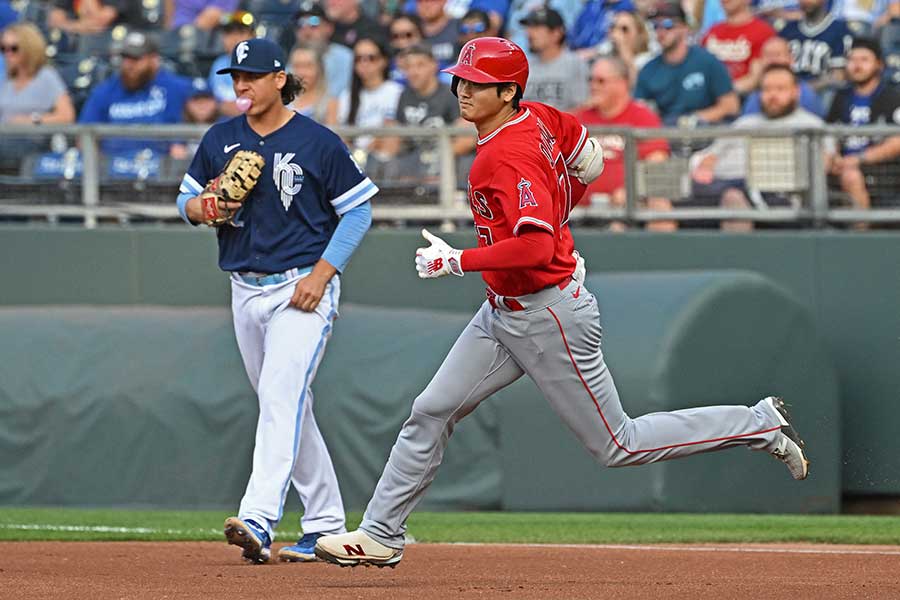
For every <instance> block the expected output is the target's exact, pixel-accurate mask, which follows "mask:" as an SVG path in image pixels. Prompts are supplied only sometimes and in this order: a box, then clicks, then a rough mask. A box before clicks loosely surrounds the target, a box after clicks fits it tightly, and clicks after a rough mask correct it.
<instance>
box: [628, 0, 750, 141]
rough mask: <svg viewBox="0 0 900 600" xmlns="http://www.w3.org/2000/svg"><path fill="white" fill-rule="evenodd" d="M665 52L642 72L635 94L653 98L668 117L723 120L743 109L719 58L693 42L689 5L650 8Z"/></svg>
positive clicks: (685, 121)
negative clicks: (685, 7)
mask: <svg viewBox="0 0 900 600" xmlns="http://www.w3.org/2000/svg"><path fill="white" fill-rule="evenodd" d="M650 15H651V18H652V20H653V25H654V30H655V31H656V39H657V41H659V45H660V48H661V50H662V54H661V55H660V56H657V57H656V58H654V59H652V60H651V61H650V62H648V63H647V64H646V66H644V68H643V69H641V72H640V73H639V74H638V80H637V85H636V86H635V92H634V95H635V97H636V98H639V99H641V100H647V101H649V102H652V103H653V104H654V105H655V107H656V110H657V112H658V113H659V115H660V116H661V117H662V120H663V123H665V124H667V125H675V124H681V125H683V126H691V125H696V124H701V123H721V122H723V121H725V120H727V119H728V118H729V117H731V116H733V115H736V114H738V112H739V111H740V101H739V100H738V96H737V94H736V93H735V92H734V88H733V87H732V85H731V77H730V76H729V75H728V70H727V69H726V68H725V65H723V64H722V63H721V62H719V59H717V58H716V57H715V56H713V55H712V54H710V53H709V52H707V51H706V50H704V49H703V48H698V47H696V46H692V45H691V44H690V43H689V42H688V36H689V33H690V32H689V29H688V26H687V23H686V22H685V15H684V10H682V8H681V6H679V5H676V4H668V3H663V4H659V5H657V6H656V7H655V8H654V9H653V11H652V12H651V13H650Z"/></svg>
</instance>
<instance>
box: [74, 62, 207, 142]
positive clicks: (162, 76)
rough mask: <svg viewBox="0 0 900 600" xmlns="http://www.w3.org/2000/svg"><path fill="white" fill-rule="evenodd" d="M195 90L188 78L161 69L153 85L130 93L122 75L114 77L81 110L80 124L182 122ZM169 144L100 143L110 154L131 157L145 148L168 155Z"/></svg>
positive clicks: (125, 140) (136, 140) (110, 140)
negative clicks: (187, 104) (188, 100)
mask: <svg viewBox="0 0 900 600" xmlns="http://www.w3.org/2000/svg"><path fill="white" fill-rule="evenodd" d="M192 90H193V86H192V82H191V80H190V79H189V78H187V77H181V76H179V75H175V74H174V73H172V72H171V71H167V70H165V69H160V70H159V72H158V73H157V74H156V77H154V78H153V80H152V81H150V83H148V84H147V85H146V86H144V87H143V88H141V89H139V90H135V91H129V90H127V89H125V86H123V85H122V79H121V78H120V77H119V75H113V76H112V77H110V78H109V79H107V80H106V81H104V82H102V83H100V84H99V85H98V86H97V87H95V88H94V91H93V92H91V95H90V96H89V97H88V99H87V101H86V102H85V103H84V106H83V107H82V109H81V114H80V115H79V117H78V122H79V123H112V124H116V125H133V124H138V123H140V124H153V123H179V122H181V120H182V113H183V111H184V104H185V102H186V101H187V99H188V98H189V97H190V95H191V93H192ZM168 147H169V143H168V142H164V141H146V140H139V139H107V140H105V141H103V142H102V143H101V148H102V150H103V152H105V153H107V154H129V153H134V152H136V151H139V150H141V149H143V148H151V149H153V150H154V151H155V152H166V151H167V149H168Z"/></svg>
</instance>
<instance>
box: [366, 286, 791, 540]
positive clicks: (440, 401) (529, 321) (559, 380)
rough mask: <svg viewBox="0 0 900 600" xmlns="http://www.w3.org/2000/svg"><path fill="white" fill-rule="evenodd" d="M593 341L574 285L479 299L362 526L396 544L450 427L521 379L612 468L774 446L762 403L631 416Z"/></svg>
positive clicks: (406, 427) (588, 311) (592, 315)
mask: <svg viewBox="0 0 900 600" xmlns="http://www.w3.org/2000/svg"><path fill="white" fill-rule="evenodd" d="M510 300H512V302H510ZM511 305H514V306H516V307H520V308H523V309H524V310H511V309H510V308H509V307H510V306H511ZM600 338H601V328H600V314H599V310H598V307H597V300H596V298H595V297H594V295H593V294H591V293H590V292H589V291H587V290H586V289H585V288H584V287H582V286H581V285H579V284H578V282H576V281H571V282H570V283H569V284H568V285H567V286H566V287H565V289H560V288H559V287H556V286H552V287H550V288H546V289H544V290H541V291H540V292H537V293H535V294H531V295H528V296H520V297H517V298H514V299H504V298H502V297H499V298H497V299H496V300H495V301H494V302H485V303H484V304H483V305H482V306H481V308H480V309H479V311H478V312H477V313H476V314H475V316H474V317H473V318H472V320H471V322H469V324H468V325H467V326H466V328H465V329H464V330H463V332H462V334H461V335H460V336H459V339H458V340H457V341H456V343H455V344H454V345H453V348H451V349H450V353H449V354H448V355H447V357H446V358H445V359H444V362H443V364H441V367H440V368H439V369H438V372H437V373H436V374H435V376H434V377H433V378H432V380H431V382H430V383H429V384H428V386H427V387H426V388H425V391H423V392H422V393H421V394H420V395H419V396H418V397H417V398H416V399H415V401H414V402H413V406H412V413H411V414H410V416H409V419H407V421H406V422H405V423H404V424H403V428H402V429H401V431H400V435H399V436H398V437H397V442H396V443H395V444H394V447H393V449H392V450H391V455H390V458H389V459H388V462H387V465H386V466H385V468H384V472H383V473H382V475H381V479H380V480H379V481H378V484H377V486H376V487H375V493H374V495H373V496H372V499H371V500H370V501H369V505H368V507H367V509H366V513H365V515H364V516H363V521H362V524H361V525H360V529H362V530H363V531H365V532H366V533H368V534H369V535H370V536H372V537H373V538H374V539H376V540H378V541H379V542H381V543H382V544H385V545H387V546H389V547H392V548H402V547H403V536H404V533H405V531H406V525H405V524H406V519H407V517H409V514H410V513H411V512H412V511H413V509H414V508H415V507H416V505H417V504H418V503H419V501H420V500H421V499H422V496H423V495H424V494H425V491H426V490H427V489H428V486H429V485H430V484H431V482H432V480H433V479H434V476H435V474H436V472H437V469H438V466H439V465H440V464H441V460H442V459H443V457H444V449H445V448H446V447H447V443H448V441H449V440H450V435H451V434H452V433H453V428H454V426H455V425H456V423H457V422H459V421H460V419H462V418H463V417H465V416H466V415H467V414H469V413H470V412H472V411H473V410H475V408H476V407H477V406H478V405H479V404H480V403H481V401H482V400H484V399H485V398H487V397H488V396H490V395H491V394H493V393H494V392H496V391H498V390H500V389H503V388H504V387H506V386H508V385H509V384H511V383H513V382H514V381H516V380H517V379H518V378H519V377H521V376H522V375H523V374H527V375H528V376H529V377H530V378H531V379H532V380H533V381H534V382H535V383H536V384H537V386H538V388H539V389H540V390H541V392H542V393H543V395H544V397H545V398H546V399H547V401H548V402H549V403H550V406H551V407H552V408H553V410H554V411H555V412H556V414H557V415H559V417H560V418H561V419H562V420H563V422H565V424H566V425H567V426H568V427H569V429H571V430H572V432H573V433H574V434H575V436H576V437H577V438H578V439H579V440H580V441H581V443H582V444H584V446H585V448H586V449H587V450H588V452H590V453H591V455H593V456H594V458H595V459H596V460H597V461H598V462H600V463H601V464H604V465H606V466H609V467H624V466H631V465H642V464H647V463H652V462H657V461H661V460H669V459H672V458H680V457H683V456H690V455H692V454H699V453H701V452H710V451H713V450H721V449H724V448H730V447H733V446H749V447H750V448H753V449H756V450H768V449H770V448H772V447H773V446H774V445H775V442H776V439H777V436H778V434H779V432H780V422H779V421H778V418H777V416H776V415H775V414H774V413H773V412H772V411H771V410H769V409H768V408H766V407H765V406H764V405H763V404H762V403H761V402H760V403H757V404H756V405H755V406H752V407H748V406H710V407H705V408H691V409H686V410H677V411H673V412H658V413H651V414H648V415H644V416H642V417H638V418H636V419H632V418H631V417H629V416H628V415H627V414H625V411H624V410H623V409H622V404H621V402H620V401H619V394H618V392H616V387H615V384H614V383H613V379H612V375H611V374H610V372H609V369H607V367H606V363H605V361H604V360H603V353H602V352H601V349H600Z"/></svg>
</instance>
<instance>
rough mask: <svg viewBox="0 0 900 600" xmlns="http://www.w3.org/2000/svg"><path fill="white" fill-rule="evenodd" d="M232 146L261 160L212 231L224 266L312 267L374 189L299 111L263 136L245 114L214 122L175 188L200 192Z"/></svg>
mask: <svg viewBox="0 0 900 600" xmlns="http://www.w3.org/2000/svg"><path fill="white" fill-rule="evenodd" d="M238 150H253V151H255V152H258V153H260V154H261V155H262V156H263V157H264V158H265V159H266V165H265V167H264V168H263V172H262V177H260V180H259V182H258V183H257V184H256V187H255V188H253V191H252V192H250V195H249V196H248V197H247V200H246V201H245V202H244V206H243V207H242V208H241V210H240V211H239V212H238V214H237V216H236V218H235V225H233V226H232V225H227V224H226V225H223V226H221V227H219V228H218V236H219V267H220V268H221V269H222V270H224V271H255V272H259V273H280V272H282V271H287V270H288V269H293V268H295V267H298V268H299V267H308V266H312V265H314V264H315V263H316V262H317V261H318V260H319V258H320V257H321V256H322V252H323V251H324V250H325V247H326V246H327V245H328V242H329V240H330V239H331V236H332V234H333V233H334V230H335V227H337V224H338V219H339V217H340V216H341V215H343V214H344V213H346V212H347V211H348V210H350V209H351V208H353V207H355V206H359V205H360V204H362V203H363V202H366V201H367V200H368V199H369V198H371V197H372V196H374V195H375V194H376V193H377V192H378V188H377V187H376V186H375V184H374V183H372V181H371V180H370V179H369V178H368V177H366V176H365V175H364V174H363V172H362V169H360V168H359V166H358V165H357V164H356V163H355V162H354V161H353V159H352V158H351V157H350V153H349V152H348V151H347V147H346V146H345V145H344V143H343V142H342V141H341V139H340V138H339V137H338V136H337V135H335V134H334V133H333V132H332V131H331V130H329V129H327V128H325V127H323V126H321V125H319V124H318V123H316V122H315V121H313V120H311V119H308V118H307V117H304V116H303V115H299V114H297V115H294V117H293V118H292V119H291V120H290V121H289V122H288V123H287V124H286V125H285V126H284V127H282V128H280V129H278V130H277V131H275V132H273V133H271V134H269V135H267V136H265V137H262V136H260V135H259V134H257V133H256V132H255V131H253V129H251V128H250V125H249V124H248V123H247V118H246V116H244V115H241V116H238V117H235V118H233V119H230V120H228V121H225V122H224V123H219V124H216V125H213V126H212V127H211V128H210V129H209V131H207V132H206V135H204V136H203V140H202V141H201V142H200V147H199V148H198V149H197V153H196V154H195V155H194V160H193V162H192V163H191V166H190V168H189V169H188V172H187V174H186V175H185V176H184V179H183V180H182V183H181V189H180V191H181V192H182V193H186V192H187V193H193V194H199V193H200V192H201V191H202V190H203V186H204V185H205V184H206V182H207V181H209V180H210V179H212V178H213V177H215V176H216V175H218V174H219V173H220V172H221V171H222V168H223V167H224V166H225V164H226V163H227V162H228V160H229V159H230V158H231V156H232V155H233V154H234V153H235V152H236V151H238Z"/></svg>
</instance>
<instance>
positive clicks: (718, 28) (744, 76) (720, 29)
mask: <svg viewBox="0 0 900 600" xmlns="http://www.w3.org/2000/svg"><path fill="white" fill-rule="evenodd" d="M722 8H723V9H724V10H725V20H724V21H722V22H721V23H716V24H715V25H713V26H712V27H710V29H709V31H708V32H707V33H706V35H705V36H703V43H702V45H703V47H704V48H706V49H707V50H709V52H711V53H712V55H713V56H715V57H716V58H718V59H719V60H720V61H722V62H723V63H724V64H725V66H726V67H727V68H728V73H729V74H730V75H731V80H732V81H733V82H734V89H735V91H737V93H739V94H740V95H742V96H743V95H746V94H748V93H750V92H751V91H753V90H755V89H756V87H757V85H758V84H759V75H760V73H761V72H762V65H761V63H760V60H759V58H760V52H761V51H762V46H763V44H764V43H765V42H766V40H768V39H769V38H770V37H773V36H774V35H775V30H774V29H772V26H771V25H769V24H768V23H767V22H765V21H764V20H762V19H760V18H759V17H755V16H754V15H753V11H751V9H750V0H722Z"/></svg>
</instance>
